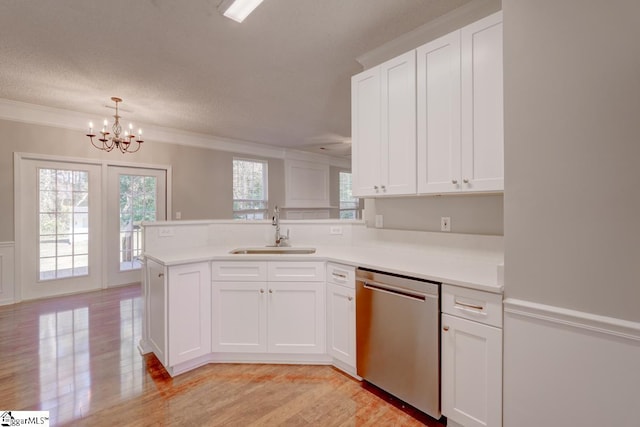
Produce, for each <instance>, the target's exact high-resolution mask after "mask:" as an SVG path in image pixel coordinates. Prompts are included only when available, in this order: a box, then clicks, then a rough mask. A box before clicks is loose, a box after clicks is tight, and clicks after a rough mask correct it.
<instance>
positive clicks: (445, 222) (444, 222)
mask: <svg viewBox="0 0 640 427" xmlns="http://www.w3.org/2000/svg"><path fill="white" fill-rule="evenodd" d="M440 231H451V217H448V216H443V217H440Z"/></svg>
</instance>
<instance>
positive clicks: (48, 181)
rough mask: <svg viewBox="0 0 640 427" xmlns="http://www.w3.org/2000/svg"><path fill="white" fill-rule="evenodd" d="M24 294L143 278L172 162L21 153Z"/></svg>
mask: <svg viewBox="0 0 640 427" xmlns="http://www.w3.org/2000/svg"><path fill="white" fill-rule="evenodd" d="M15 165H16V171H15V180H16V193H15V198H16V200H15V203H16V218H15V222H16V255H17V257H16V268H17V269H16V273H17V277H16V278H17V283H18V284H19V293H18V295H17V299H25V300H27V299H35V298H45V297H50V296H55V295H63V294H71V293H78V292H86V291H90V290H96V289H101V288H104V287H107V286H117V285H122V284H128V283H134V282H139V281H140V280H141V274H142V273H141V263H140V260H139V257H140V256H141V254H142V249H143V248H142V230H141V227H140V224H141V222H142V221H156V220H158V221H161V220H164V219H165V218H166V212H167V190H166V189H167V176H168V174H167V170H169V167H158V168H153V167H144V168H141V167H133V166H131V167H124V166H113V165H110V164H107V163H104V162H99V161H96V162H91V161H84V160H82V159H70V160H66V159H60V160H59V159H58V158H55V157H52V156H37V155H28V154H21V153H17V154H16V155H15Z"/></svg>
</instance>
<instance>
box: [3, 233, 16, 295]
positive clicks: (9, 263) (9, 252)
mask: <svg viewBox="0 0 640 427" xmlns="http://www.w3.org/2000/svg"><path fill="white" fill-rule="evenodd" d="M14 246H15V245H14V243H13V242H0V305H4V304H12V303H13V302H15V301H14V299H15V283H14V277H15V276H14V274H13V268H14Z"/></svg>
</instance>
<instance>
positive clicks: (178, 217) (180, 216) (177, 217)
mask: <svg viewBox="0 0 640 427" xmlns="http://www.w3.org/2000/svg"><path fill="white" fill-rule="evenodd" d="M176 219H182V212H180V211H178V212H176Z"/></svg>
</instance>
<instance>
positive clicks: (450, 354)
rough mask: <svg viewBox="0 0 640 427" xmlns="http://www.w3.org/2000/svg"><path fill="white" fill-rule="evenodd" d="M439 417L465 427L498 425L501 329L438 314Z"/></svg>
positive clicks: (500, 407) (500, 419) (499, 416)
mask: <svg viewBox="0 0 640 427" xmlns="http://www.w3.org/2000/svg"><path fill="white" fill-rule="evenodd" d="M441 387H442V414H443V415H446V416H447V418H449V419H450V420H453V421H455V422H457V423H459V424H462V425H464V426H465V427H481V426H485V427H496V426H501V425H502V330H501V329H498V328H494V327H493V326H487V325H483V324H481V323H477V322H472V321H469V320H465V319H461V318H459V317H455V316H450V315H448V314H443V315H442V386H441Z"/></svg>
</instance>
